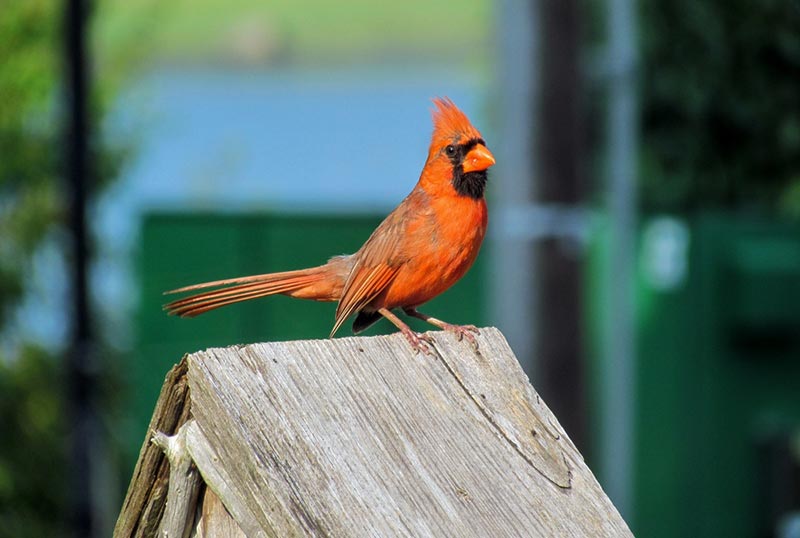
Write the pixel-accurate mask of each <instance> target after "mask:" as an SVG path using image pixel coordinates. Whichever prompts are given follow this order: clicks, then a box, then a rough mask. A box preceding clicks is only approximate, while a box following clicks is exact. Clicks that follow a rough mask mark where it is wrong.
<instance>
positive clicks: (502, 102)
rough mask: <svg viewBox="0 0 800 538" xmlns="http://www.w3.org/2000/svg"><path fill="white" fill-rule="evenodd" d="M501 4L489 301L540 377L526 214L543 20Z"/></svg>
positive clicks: (505, 0) (519, 4)
mask: <svg viewBox="0 0 800 538" xmlns="http://www.w3.org/2000/svg"><path fill="white" fill-rule="evenodd" d="M496 6H497V13H498V16H497V17H496V20H497V21H498V22H497V29H496V32H495V34H496V35H497V38H498V41H499V46H498V58H497V66H498V67H497V69H498V70H497V81H498V84H497V87H496V88H495V89H494V91H495V93H496V97H497V98H496V99H495V100H494V102H496V103H498V107H497V109H496V114H497V133H496V136H497V143H495V144H494V145H493V146H492V151H493V152H494V154H495V156H496V157H497V166H496V168H495V170H494V173H493V174H492V175H491V184H492V190H491V193H490V201H491V203H492V210H491V212H490V219H491V223H490V225H489V230H490V233H491V239H492V242H491V251H492V256H491V258H490V261H491V264H492V275H493V278H492V279H491V281H490V282H491V286H492V292H491V294H490V301H491V302H490V308H491V313H492V314H491V315H492V320H493V322H494V323H496V324H497V326H498V327H499V328H500V329H501V330H502V331H503V333H504V334H505V336H506V338H507V339H508V342H509V344H510V345H511V347H512V348H513V349H514V352H515V354H516V355H517V357H518V358H519V361H520V363H521V364H522V367H523V369H524V370H525V371H526V372H527V374H528V375H529V376H533V373H534V369H535V367H534V356H533V348H534V338H535V335H534V330H533V329H534V327H535V326H536V319H535V316H536V313H535V309H534V304H535V303H534V302H532V301H531V297H532V295H533V294H534V293H535V290H534V287H533V278H532V276H531V270H532V269H531V268H532V267H534V258H533V256H534V248H533V240H532V238H531V237H530V235H529V233H528V227H527V226H526V222H525V218H524V215H525V208H527V207H528V206H529V205H530V204H531V203H532V202H533V192H534V184H533V176H534V174H533V167H534V162H533V158H531V155H532V154H533V151H532V148H533V147H535V146H534V140H535V138H536V133H535V128H536V121H535V117H534V115H535V109H534V107H533V103H534V102H535V101H536V99H537V95H538V87H537V79H536V74H537V73H538V70H539V68H538V61H539V54H538V41H537V36H538V35H539V32H538V31H537V24H538V19H537V10H536V9H535V5H534V4H532V3H531V2H526V1H524V0H500V1H499V2H497V4H496Z"/></svg>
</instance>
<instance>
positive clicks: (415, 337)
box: [378, 308, 433, 355]
mask: <svg viewBox="0 0 800 538" xmlns="http://www.w3.org/2000/svg"><path fill="white" fill-rule="evenodd" d="M378 312H380V314H381V315H382V316H383V317H385V318H386V319H388V320H389V321H391V322H392V323H393V324H394V326H395V327H397V328H398V329H400V332H401V333H403V336H405V337H406V340H408V343H409V344H411V347H413V348H414V351H416V352H417V353H419V352H420V351H422V352H423V353H425V354H426V355H433V349H432V348H431V343H432V342H431V338H430V337H429V336H426V335H424V334H417V333H415V332H414V331H412V330H411V327H409V326H408V325H406V324H405V323H403V320H401V319H400V318H398V317H397V316H396V315H394V314H393V313H392V311H391V310H389V309H388V308H379V309H378Z"/></svg>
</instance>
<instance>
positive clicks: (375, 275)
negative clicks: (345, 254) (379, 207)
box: [331, 192, 419, 336]
mask: <svg viewBox="0 0 800 538" xmlns="http://www.w3.org/2000/svg"><path fill="white" fill-rule="evenodd" d="M418 196H419V195H417V194H416V193H415V192H412V193H411V194H410V195H409V196H408V197H407V198H406V199H405V200H403V202H402V203H401V204H400V205H399V206H397V208H396V209H395V210H394V211H392V213H391V214H389V216H388V217H386V219H385V220H384V221H383V222H382V223H381V224H380V226H378V227H377V228H376V229H375V231H374V232H373V233H372V235H371V236H370V238H369V239H367V242H366V243H364V246H363V247H361V250H359V251H358V252H357V253H356V254H354V257H355V258H356V262H355V264H354V265H353V269H352V271H351V272H350V276H349V277H348V279H347V282H346V283H345V285H344V290H343V291H342V298H341V299H340V300H339V306H338V307H337V308H336V322H335V323H334V326H333V330H332V331H331V336H333V335H334V334H335V333H336V331H338V330H339V328H340V327H341V326H342V324H343V323H344V322H345V320H347V318H348V317H350V316H351V315H352V314H355V313H356V312H358V311H359V310H361V309H362V308H364V307H365V306H367V305H368V304H369V303H370V302H371V301H372V300H373V299H374V298H375V297H377V296H378V295H379V294H380V293H381V292H382V291H383V290H384V289H385V288H386V286H388V285H389V284H390V283H391V282H392V280H393V279H394V277H395V275H397V272H398V271H399V270H400V268H401V267H402V265H403V263H405V262H406V261H407V259H406V254H405V253H404V252H403V250H404V249H403V248H402V247H403V238H404V236H405V233H406V227H407V225H408V222H409V219H410V218H411V217H412V216H413V213H414V210H415V209H414V208H415V207H417V206H418V205H417V204H416V203H414V202H416V201H417V200H416V198H418Z"/></svg>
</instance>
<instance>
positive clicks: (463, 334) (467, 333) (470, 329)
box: [444, 323, 481, 349]
mask: <svg viewBox="0 0 800 538" xmlns="http://www.w3.org/2000/svg"><path fill="white" fill-rule="evenodd" d="M444 330H445V331H450V332H451V333H454V334H455V335H456V337H457V338H458V341H459V342H461V341H462V340H464V339H465V338H466V339H467V342H469V343H470V345H471V346H472V347H473V348H474V349H478V341H477V340H476V339H475V337H474V336H473V335H472V333H475V334H481V332H480V331H479V330H478V328H477V327H476V326H475V325H452V324H449V323H448V324H447V325H446V326H445V327H444Z"/></svg>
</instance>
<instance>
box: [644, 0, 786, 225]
mask: <svg viewBox="0 0 800 538" xmlns="http://www.w3.org/2000/svg"><path fill="white" fill-rule="evenodd" d="M640 9H641V16H642V24H641V41H640V42H641V46H642V48H641V58H640V59H641V61H640V65H641V70H642V111H643V117H642V120H643V138H642V146H643V162H642V168H641V176H642V178H643V181H644V184H643V185H642V196H643V202H644V205H645V207H647V208H649V209H669V210H689V209H692V208H695V207H709V206H716V207H721V208H739V209H741V208H751V207H755V208H762V209H770V208H774V207H776V206H777V207H782V208H784V209H787V210H789V209H790V207H789V206H791V205H792V201H791V200H792V199H796V198H797V195H796V192H797V184H798V182H800V4H798V3H797V2H787V1H784V0H762V1H760V2H745V1H741V0H739V1H733V2H732V1H730V0H702V1H697V0H677V1H672V2H664V1H660V0H645V1H644V2H642V3H641V4H640ZM792 192H794V193H795V194H791V193H792ZM787 196H789V198H786V197H787ZM792 197H794V198H792ZM787 204H788V206H787Z"/></svg>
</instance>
